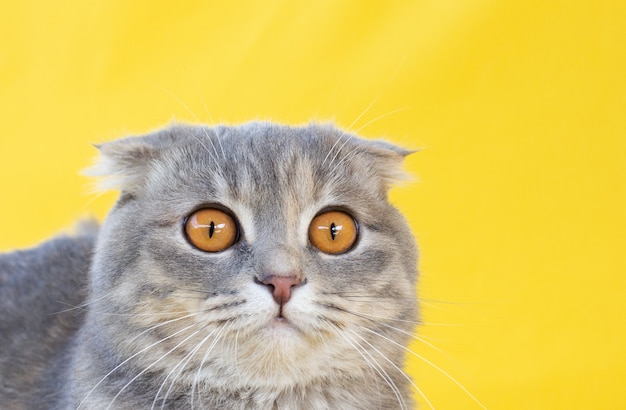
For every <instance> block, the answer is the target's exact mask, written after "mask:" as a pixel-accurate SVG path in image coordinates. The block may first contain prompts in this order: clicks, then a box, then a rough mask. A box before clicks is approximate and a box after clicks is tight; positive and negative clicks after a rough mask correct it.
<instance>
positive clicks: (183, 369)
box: [90, 123, 416, 388]
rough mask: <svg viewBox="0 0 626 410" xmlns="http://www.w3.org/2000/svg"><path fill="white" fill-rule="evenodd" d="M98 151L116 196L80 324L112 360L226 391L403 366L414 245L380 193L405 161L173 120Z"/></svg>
mask: <svg viewBox="0 0 626 410" xmlns="http://www.w3.org/2000/svg"><path fill="white" fill-rule="evenodd" d="M101 151H102V154H103V158H104V160H103V165H102V167H103V168H102V169H103V173H104V174H107V175H109V178H110V180H114V181H115V183H116V184H118V185H119V187H120V189H121V192H122V194H121V197H120V200H119V202H118V204H117V205H116V207H115V208H114V209H113V211H112V212H111V214H110V215H109V217H108V218H107V220H106V222H105V224H104V226H103V230H102V233H101V236H100V238H99V245H98V249H97V254H96V258H95V264H94V269H93V272H92V275H93V283H92V285H93V294H92V300H93V301H94V302H93V304H92V312H91V313H90V315H91V318H92V319H94V318H97V320H98V323H100V324H101V325H102V326H103V334H102V335H101V336H100V337H101V339H102V341H103V342H102V343H110V345H111V346H114V347H113V348H112V349H109V351H111V352H114V354H113V355H112V356H113V357H112V358H111V360H112V362H117V363H119V362H120V359H124V360H125V359H128V358H131V359H129V361H128V362H127V364H126V365H128V366H134V367H136V368H137V369H141V368H143V369H145V368H147V367H149V370H148V371H150V372H159V371H162V372H165V374H167V375H168V377H170V378H172V379H171V380H174V379H176V380H182V381H184V382H185V383H189V384H193V385H195V386H200V385H202V384H203V383H204V381H207V380H211V382H210V384H211V386H216V385H221V386H222V387H224V388H229V386H235V385H238V386H239V385H240V386H263V387H266V388H283V387H286V386H287V387H288V386H293V385H297V384H304V383H308V382H310V381H311V380H312V379H313V378H320V377H321V378H326V379H327V380H332V379H333V377H334V375H336V374H342V373H346V372H352V374H354V375H355V376H356V377H359V375H362V374H364V373H366V372H373V371H375V370H376V369H373V367H372V365H371V364H368V362H371V361H372V360H373V361H376V362H384V359H383V358H381V356H382V355H385V356H386V357H388V358H389V359H390V360H392V361H394V363H397V365H398V366H401V365H402V357H403V355H404V352H403V351H402V349H401V348H400V347H399V346H397V345H396V344H395V343H398V344H404V343H405V341H406V339H407V337H408V335H405V334H402V333H400V332H399V331H398V330H403V331H406V332H407V333H410V332H411V331H412V326H413V325H412V323H414V322H413V321H414V320H415V315H416V304H415V287H414V286H415V285H414V284H415V281H416V266H415V264H416V251H415V247H414V242H413V239H412V236H411V234H410V232H409V229H408V228H407V225H406V223H405V221H404V219H403V218H402V217H401V216H400V215H399V214H398V212H397V211H396V210H395V209H394V208H393V207H392V206H390V205H389V203H388V202H387V189H388V187H389V184H390V183H391V182H392V181H393V180H394V179H395V178H396V177H397V176H398V175H399V168H400V165H401V162H402V158H403V156H404V155H405V154H406V153H404V152H402V151H401V150H400V149H398V148H395V147H392V146H391V145H387V144H384V143H378V142H368V141H365V140H361V139H358V138H356V137H352V136H348V135H345V134H343V133H341V132H340V131H338V130H336V129H333V128H331V127H320V126H309V127H304V128H288V127H283V126H276V125H269V124H261V123H255V124H248V125H245V126H241V127H220V128H200V127H188V126H175V127H172V128H170V129H167V130H164V131H161V132H159V133H156V134H152V135H150V136H147V137H143V138H138V139H126V140H120V141H118V142H113V143H110V144H106V145H104V146H103V147H102V148H101ZM389 339H390V340H391V341H390V340H389ZM392 341H393V342H392ZM376 351H378V353H377V352H376ZM372 356H373V358H371V357H372ZM196 388H199V387H196Z"/></svg>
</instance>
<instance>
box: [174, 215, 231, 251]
mask: <svg viewBox="0 0 626 410" xmlns="http://www.w3.org/2000/svg"><path fill="white" fill-rule="evenodd" d="M185 234H186V235H187V240H188V241H189V242H190V243H191V244H192V245H193V246H195V247H196V248H198V249H200V250H202V251H205V252H221V251H224V250H226V249H228V248H230V247H231V246H232V245H233V244H234V243H235V242H236V241H237V237H238V229H237V223H236V222H235V220H234V219H233V217H232V216H230V215H229V214H228V213H226V212H224V211H222V210H220V209H215V208H204V209H200V210H198V211H196V212H194V213H193V214H191V215H190V216H189V217H188V218H187V220H186V221H185Z"/></svg>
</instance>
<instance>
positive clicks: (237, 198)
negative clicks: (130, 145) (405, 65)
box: [152, 124, 371, 210]
mask: <svg viewBox="0 0 626 410" xmlns="http://www.w3.org/2000/svg"><path fill="white" fill-rule="evenodd" d="M189 131H190V130H188V132H187V133H180V131H179V132H177V133H176V136H177V137H175V138H176V143H175V144H174V145H173V146H172V147H173V149H172V150H170V151H169V152H167V153H165V154H164V155H163V156H162V157H161V158H160V159H159V160H157V161H156V162H155V164H156V169H159V174H161V175H160V176H159V177H158V178H157V181H164V180H165V178H163V177H164V176H165V175H164V174H170V176H172V175H173V176H175V178H176V179H178V180H179V181H178V182H179V186H185V187H187V188H192V189H195V190H201V191H204V192H206V193H208V194H210V195H211V196H212V197H214V198H216V200H217V201H220V202H222V201H226V202H231V203H232V202H237V203H240V204H245V205H247V206H249V207H255V206H258V205H263V206H265V207H268V206H269V207H272V208H274V209H276V210H278V208H284V207H285V206H284V205H285V204H289V205H291V206H292V207H293V206H295V207H298V206H303V204H308V203H311V202H312V201H314V202H321V201H324V200H326V201H328V200H331V201H332V199H331V198H332V197H334V196H337V193H338V192H339V191H341V192H343V193H344V195H345V194H346V190H347V189H348V188H349V187H351V188H352V190H354V188H356V187H357V186H358V185H364V183H365V182H366V181H360V180H359V175H358V171H357V170H356V169H355V166H356V167H357V168H358V164H355V162H357V163H358V158H356V156H355V153H354V152H350V151H348V150H347V149H346V148H347V147H352V146H351V144H350V139H351V138H352V137H350V136H347V135H342V134H341V133H337V132H336V130H334V129H332V128H327V129H322V128H317V129H311V128H289V127H283V126H275V125H271V126H264V125H263V124H252V125H247V126H245V127H222V128H216V129H194V130H193V133H191V132H189ZM351 149H353V150H354V149H355V148H354V147H352V148H351ZM349 155H351V156H352V157H351V158H348V157H347V156H349ZM370 183H371V181H370ZM152 185H153V186H154V185H159V183H158V182H156V183H155V184H152Z"/></svg>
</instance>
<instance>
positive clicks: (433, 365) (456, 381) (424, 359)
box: [359, 326, 487, 410]
mask: <svg viewBox="0 0 626 410" xmlns="http://www.w3.org/2000/svg"><path fill="white" fill-rule="evenodd" d="M359 327H360V328H362V329H363V330H365V331H368V332H370V333H373V334H375V335H376V336H378V337H380V338H383V339H385V340H387V341H388V342H390V343H392V344H394V345H396V346H398V347H400V348H401V349H403V350H404V351H406V352H408V353H410V354H412V355H413V356H415V357H417V358H419V359H420V360H422V361H423V362H424V363H426V364H428V365H430V366H432V367H433V368H435V369H436V370H438V371H439V372H441V374H443V375H444V376H446V377H447V378H448V379H449V380H450V381H452V382H453V383H454V384H456V385H457V386H458V387H459V388H460V389H461V390H463V391H464V392H465V394H467V395H468V396H469V397H470V398H471V399H472V400H474V402H475V403H476V404H478V405H479V406H480V407H481V408H483V409H485V410H486V409H487V408H486V407H485V406H484V405H483V404H482V403H481V402H480V401H479V400H478V399H477V398H476V397H475V396H474V395H473V394H472V393H470V392H469V390H467V389H466V388H465V387H464V386H463V385H462V384H461V383H460V382H459V381H458V380H457V379H455V378H454V377H453V376H452V375H450V373H448V372H446V371H445V370H443V369H442V368H441V367H439V366H437V365H436V364H434V363H433V362H431V361H430V360H428V359H426V358H425V357H424V356H422V355H420V354H417V353H415V352H414V351H412V350H411V349H409V348H407V347H405V346H403V345H401V344H400V343H398V342H396V341H395V340H392V339H389V338H388V337H387V336H385V335H382V334H379V333H377V332H375V331H373V330H371V329H368V328H367V327H364V326H359Z"/></svg>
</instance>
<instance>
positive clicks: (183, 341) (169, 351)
mask: <svg viewBox="0 0 626 410" xmlns="http://www.w3.org/2000/svg"><path fill="white" fill-rule="evenodd" d="M193 326H196V324H193V325H190V326H188V327H187V328H185V329H183V330H186V329H188V328H190V327H193ZM199 332H200V330H196V331H195V332H193V333H192V334H191V335H189V336H187V337H186V338H184V339H183V340H182V341H181V342H179V343H178V344H177V345H176V346H174V347H172V348H171V349H170V350H168V351H167V352H166V353H164V354H163V355H162V356H161V357H159V358H158V359H157V360H155V361H154V362H152V364H150V365H149V366H146V367H144V368H143V370H142V371H140V372H139V373H138V374H137V375H136V376H135V377H133V378H132V379H130V381H128V383H126V384H125V385H124V386H123V387H122V388H121V389H120V390H119V391H118V392H117V394H116V395H115V396H114V397H113V398H112V399H111V402H110V403H109V405H108V406H107V408H106V409H105V410H108V409H110V408H111V406H112V405H113V402H115V400H116V399H117V398H118V397H119V396H120V395H121V394H122V392H123V391H124V390H126V388H127V387H128V386H130V385H131V384H132V383H133V382H134V381H135V380H137V379H138V378H139V377H141V375H143V374H144V373H145V372H147V371H148V370H150V369H151V368H152V367H153V366H155V365H156V364H157V363H159V362H160V361H161V360H163V359H164V358H166V357H167V356H169V354H170V353H172V352H173V351H174V350H176V349H178V348H179V347H180V346H181V345H182V344H184V343H185V342H186V341H187V340H189V339H191V338H192V337H194V336H195V335H197V334H198V333H199ZM176 333H180V331H178V332H176ZM176 333H174V334H172V335H170V336H168V337H166V338H165V339H169V338H170V337H172V336H174V335H176ZM165 339H162V340H161V341H163V340H165Z"/></svg>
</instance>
